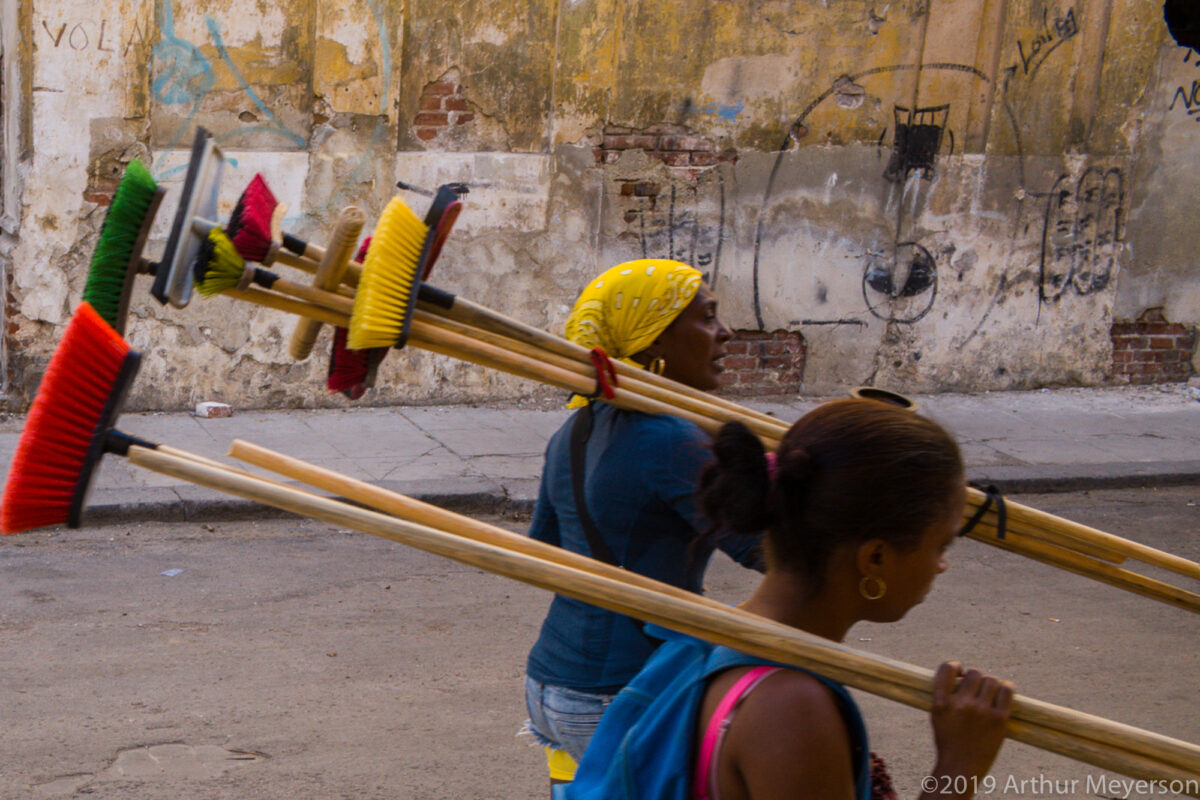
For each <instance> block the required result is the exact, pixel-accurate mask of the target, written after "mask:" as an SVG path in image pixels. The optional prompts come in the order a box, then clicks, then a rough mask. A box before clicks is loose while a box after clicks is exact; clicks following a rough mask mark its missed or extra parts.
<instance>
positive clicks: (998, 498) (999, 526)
mask: <svg viewBox="0 0 1200 800" xmlns="http://www.w3.org/2000/svg"><path fill="white" fill-rule="evenodd" d="M967 485H968V486H970V487H971V488H972V489H978V490H979V491H981V492H983V493H984V495H985V497H984V499H983V503H981V504H980V506H979V508H977V509H975V513H974V514H973V515H972V516H971V518H970V519H969V520H967V521H966V523H964V524H963V526H962V528H960V529H959V531H958V535H959V536H966V535H967V534H968V533H970V532H971V530H972V529H973V528H974V527H975V526H976V525H978V524H979V520H981V519H983V515H984V514H986V513H987V512H988V510H989V509H991V507H992V504H993V503H995V504H996V538H997V539H1003V538H1004V536H1005V534H1006V533H1007V531H1008V508H1007V507H1006V506H1005V504H1004V495H1003V494H1001V492H1000V490H999V489H997V488H996V487H995V486H994V485H992V484H990V483H989V484H986V485H984V484H981V483H976V482H975V481H971V482H970V483H968V484H967Z"/></svg>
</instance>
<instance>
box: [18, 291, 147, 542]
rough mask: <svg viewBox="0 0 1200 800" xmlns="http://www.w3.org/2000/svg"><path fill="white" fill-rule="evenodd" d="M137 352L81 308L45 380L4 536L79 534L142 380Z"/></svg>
mask: <svg viewBox="0 0 1200 800" xmlns="http://www.w3.org/2000/svg"><path fill="white" fill-rule="evenodd" d="M140 361H141V356H140V355H139V354H138V353H137V352H135V351H133V350H131V349H130V348H129V345H128V344H126V342H125V340H124V339H122V338H121V337H120V336H119V335H118V334H117V332H116V331H114V330H113V329H112V328H111V327H110V326H109V325H108V323H107V322H105V321H104V320H103V319H102V318H101V317H100V315H99V314H97V313H96V311H95V309H93V308H92V307H91V306H90V305H89V304H88V303H80V305H79V307H78V308H76V309H75V314H74V316H72V317H71V321H70V322H69V323H68V324H67V328H66V331H65V332H64V333H63V337H62V340H61V341H60V342H59V343H58V347H57V349H55V351H54V355H53V356H51V358H50V365H49V366H48V367H47V368H46V374H45V375H44V376H43V377H42V383H41V385H40V386H39V387H38V392H37V395H36V396H35V397H34V399H33V406H32V407H31V408H30V409H29V416H28V417H27V418H26V420H25V428H24V430H22V432H21V439H20V441H19V442H18V443H17V451H16V454H15V455H14V456H13V459H12V463H11V464H10V465H9V468H8V481H7V483H6V484H5V486H4V498H3V500H2V501H0V532H2V533H18V532H20V531H24V530H29V529H31V528H43V527H46V526H48V525H60V524H62V523H64V522H65V523H67V524H68V525H70V526H71V527H73V528H77V527H79V523H80V517H81V514H82V509H83V505H84V502H85V501H86V500H87V494H88V489H89V487H90V485H91V478H92V474H93V472H94V470H95V467H96V464H98V463H99V462H100V457H101V456H102V455H103V454H104V452H105V450H106V447H105V445H106V443H107V440H108V436H109V433H110V432H111V426H112V421H113V419H114V418H115V417H116V415H117V412H118V410H119V409H120V407H121V403H122V401H123V400H124V399H125V394H126V392H127V391H128V390H129V385H130V384H131V383H132V382H133V377H134V375H135V374H136V373H137V368H138V364H139V363H140Z"/></svg>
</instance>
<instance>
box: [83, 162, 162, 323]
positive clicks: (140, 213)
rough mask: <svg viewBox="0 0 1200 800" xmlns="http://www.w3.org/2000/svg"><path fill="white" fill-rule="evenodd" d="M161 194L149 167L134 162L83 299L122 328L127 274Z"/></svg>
mask: <svg viewBox="0 0 1200 800" xmlns="http://www.w3.org/2000/svg"><path fill="white" fill-rule="evenodd" d="M157 191H158V184H157V183H155V181H154V178H153V176H151V175H150V170H149V169H147V168H146V165H145V164H143V163H142V162H141V161H138V160H137V159H136V158H135V159H134V160H133V161H130V162H129V166H127V167H126V168H125V174H124V175H123V176H122V177H121V182H120V183H119V184H118V185H117V191H116V193H115V194H114V195H113V199H112V204H111V205H110V206H109V207H108V213H107V214H106V215H105V217H104V224H103V225H102V226H101V227H100V240H99V241H98V242H97V243H96V250H95V252H93V253H92V265H91V267H90V268H89V269H88V276H87V283H86V284H85V285H84V287H83V299H84V300H85V301H86V302H87V303H88V304H90V305H91V306H92V308H94V309H95V310H96V313H97V314H99V315H100V318H101V319H103V320H104V321H105V322H107V323H108V324H109V325H112V326H113V327H118V326H117V317H118V315H119V314H120V310H121V294H122V292H123V291H124V288H125V280H126V271H127V270H128V268H129V262H130V260H131V259H132V258H133V254H134V248H135V247H136V246H137V241H138V234H139V232H140V231H141V228H142V224H143V223H144V222H145V221H146V215H147V214H149V213H150V209H151V207H152V205H153V204H154V199H155V193H156V192H157Z"/></svg>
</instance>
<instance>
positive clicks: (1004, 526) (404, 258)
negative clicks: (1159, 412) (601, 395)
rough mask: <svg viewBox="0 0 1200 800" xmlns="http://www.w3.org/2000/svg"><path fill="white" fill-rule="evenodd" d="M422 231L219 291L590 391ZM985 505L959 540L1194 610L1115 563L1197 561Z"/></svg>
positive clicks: (550, 341)
mask: <svg viewBox="0 0 1200 800" xmlns="http://www.w3.org/2000/svg"><path fill="white" fill-rule="evenodd" d="M432 233H433V232H432V231H431V229H430V228H429V227H428V226H426V225H424V224H423V223H422V221H421V220H420V219H419V218H417V217H416V215H415V214H413V213H412V211H411V210H410V209H409V208H408V206H407V205H405V204H404V203H403V201H402V200H400V199H399V198H395V199H393V200H392V202H391V203H390V204H389V205H388V207H387V208H386V209H385V211H384V213H383V215H382V217H381V218H380V221H379V224H378V226H377V227H376V230H375V233H374V236H373V237H372V246H371V249H370V251H369V252H368V254H367V257H366V260H365V261H364V263H363V264H362V267H361V271H360V272H359V274H358V275H356V276H355V283H356V284H357V287H358V288H357V291H354V292H351V291H350V290H349V289H348V288H347V287H345V286H342V287H341V288H340V290H339V291H340V293H335V292H330V291H320V290H316V289H312V288H310V287H301V286H298V285H296V284H293V283H291V282H288V281H283V280H279V281H274V282H273V283H272V289H274V291H263V290H261V289H256V288H241V289H239V288H232V289H227V290H225V291H223V292H222V293H223V294H227V295H229V296H231V297H234V298H236V299H240V300H245V301H248V302H252V303H256V304H258V305H262V306H267V307H270V308H275V309H278V310H281V311H286V312H288V313H293V314H298V315H300V316H304V317H308V318H310V319H314V320H320V321H322V322H326V323H329V324H331V325H334V326H337V327H340V328H348V329H349V336H348V339H349V345H350V347H351V348H354V349H356V350H362V349H368V348H386V347H399V346H403V345H404V344H406V343H411V344H412V345H414V346H416V347H418V348H421V349H425V350H429V351H431V352H435V353H439V354H442V355H445V356H449V357H452V358H457V359H460V360H464V361H470V362H473V363H476V364H480V365H482V366H486V367H489V368H493V369H497V370H501V371H504V372H508V373H510V374H514V375H517V376H520V377H524V378H528V379H531V380H536V381H540V382H542V383H547V384H550V385H552V386H557V387H559V388H562V389H566V390H568V391H571V392H575V393H578V394H583V395H590V394H592V393H593V392H594V391H595V390H596V389H597V386H598V383H597V380H596V374H597V365H596V363H595V361H594V360H593V354H592V353H590V352H589V351H588V350H587V349H585V348H583V347H580V346H579V345H577V344H574V343H572V342H569V341H567V340H566V339H563V338H561V337H557V336H554V335H552V334H549V333H546V332H545V331H541V330H538V329H536V328H534V327H532V326H528V325H525V324H523V323H520V322H518V321H516V320H513V319H511V318H509V317H506V316H503V315H501V314H499V313H497V312H494V311H491V310H490V309H487V308H485V307H483V306H480V305H477V304H474V303H471V302H469V301H466V300H464V299H462V298H459V297H456V296H455V295H452V294H449V293H446V292H442V291H440V290H434V289H432V288H431V287H428V286H427V285H425V284H422V283H421V276H422V275H424V274H427V270H426V268H425V260H424V259H425V258H426V257H427V255H428V252H429V243H430V239H431V236H432ZM317 252H320V253H321V254H322V255H324V254H325V251H324V250H320V249H318V250H317ZM211 267H212V269H214V270H223V271H224V272H226V273H227V274H228V275H230V276H232V275H235V274H240V271H241V269H242V265H241V264H237V263H234V264H230V263H226V264H225V265H223V266H222V265H218V264H216V263H214V264H212V265H211ZM348 295H353V296H352V297H351V296H348ZM608 363H609V365H611V367H612V369H613V372H614V373H615V375H616V380H615V381H614V382H613V383H614V384H615V385H614V386H613V387H612V392H611V396H610V397H607V398H606V399H607V401H608V402H610V403H613V404H614V405H617V406H620V407H622V408H629V409H633V410H637V411H644V412H647V413H656V414H675V415H677V416H681V417H683V418H685V419H688V420H690V421H692V422H694V423H695V424H697V425H698V426H700V427H701V428H702V429H704V430H706V431H708V432H710V433H713V432H715V431H716V430H717V429H719V428H720V426H721V425H722V424H723V423H724V422H727V421H730V420H738V421H741V422H743V423H745V424H746V425H747V426H748V427H749V428H750V429H751V430H753V431H754V432H755V433H756V434H757V435H758V436H759V437H760V438H761V439H762V441H763V443H764V445H766V447H767V448H768V449H774V448H775V447H776V446H777V445H778V443H779V441H780V439H781V438H782V437H783V434H784V433H785V432H786V431H787V428H788V425H787V424H786V423H784V422H782V421H781V420H779V419H776V418H774V417H771V416H769V415H766V414H762V413H760V412H757V411H754V410H752V409H748V408H746V407H744V406H740V405H738V404H736V403H733V402H731V401H729V400H726V399H724V398H718V397H715V396H712V395H709V394H707V393H704V392H701V391H699V390H696V389H692V388H691V387H687V386H684V385H682V384H679V383H676V382H674V381H671V380H669V379H667V378H663V377H662V376H659V375H655V374H653V373H651V372H648V371H646V370H641V369H638V368H636V367H633V366H631V365H628V364H625V363H623V362H619V361H612V362H608ZM988 503H989V499H988V496H987V495H986V494H984V492H982V491H980V490H978V489H975V488H971V489H969V491H968V506H967V512H966V517H967V518H970V517H973V516H975V515H976V514H977V513H978V514H980V515H981V516H980V518H979V520H978V522H977V524H976V525H975V527H974V528H973V529H972V530H971V531H970V533H969V534H968V535H969V536H970V537H971V538H973V539H976V540H977V541H982V542H985V543H987V544H990V545H993V546H995V547H999V548H1002V549H1005V550H1008V551H1011V552H1015V553H1019V554H1021V555H1025V556H1027V557H1029V558H1032V559H1034V560H1037V561H1040V562H1043V563H1047V564H1051V565H1054V566H1057V567H1060V568H1062V569H1065V570H1067V571H1069V572H1074V573H1076V574H1080V575H1084V576H1086V577H1090V578H1093V579H1095V580H1098V581H1101V582H1103V583H1107V584H1110V585H1113V586H1116V587H1119V588H1122V589H1126V590H1127V591H1130V592H1134V593H1136V594H1140V595H1143V596H1145V597H1150V598H1152V599H1155V600H1159V601H1162V602H1165V603H1168V604H1170V605H1174V606H1176V607H1178V608H1183V609H1186V610H1189V611H1193V612H1197V613H1200V594H1197V593H1196V592H1193V591H1189V590H1187V589H1183V588H1180V587H1178V586H1174V585H1172V584H1170V583H1168V582H1166V581H1164V580H1160V579H1157V578H1153V577H1149V576H1146V575H1143V574H1141V573H1138V572H1135V571H1132V570H1129V569H1124V568H1122V567H1121V566H1119V565H1121V564H1123V563H1124V562H1125V561H1126V560H1129V559H1132V560H1134V561H1138V562H1141V563H1143V564H1145V565H1148V566H1151V567H1155V568H1159V569H1164V570H1168V571H1171V572H1175V573H1177V574H1179V575H1183V576H1186V577H1189V578H1192V579H1196V580H1200V564H1197V563H1196V562H1194V561H1190V560H1188V559H1184V558H1181V557H1179V556H1175V555H1172V554H1170V553H1165V552H1163V551H1161V550H1157V549H1155V548H1152V547H1149V546H1146V545H1142V544H1139V543H1136V542H1132V541H1130V540H1127V539H1124V538H1121V537H1118V536H1113V535H1111V534H1107V533H1104V532H1103V531H1099V530H1096V529H1094V528H1090V527H1088V526H1085V525H1081V524H1078V523H1075V522H1071V521H1069V520H1066V519H1063V518H1061V517H1057V516H1054V515H1052V514H1047V513H1045V512H1040V511H1037V510H1036V509H1033V508H1030V507H1028V506H1023V505H1020V504H1017V503H1012V502H1006V503H1005V504H1004V506H1003V507H1002V508H997V507H989V506H988Z"/></svg>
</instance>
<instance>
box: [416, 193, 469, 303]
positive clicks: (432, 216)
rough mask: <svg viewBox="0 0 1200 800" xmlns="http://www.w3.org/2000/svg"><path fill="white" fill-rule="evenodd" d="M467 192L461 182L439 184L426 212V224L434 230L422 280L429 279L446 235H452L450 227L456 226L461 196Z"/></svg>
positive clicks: (460, 208) (460, 206)
mask: <svg viewBox="0 0 1200 800" xmlns="http://www.w3.org/2000/svg"><path fill="white" fill-rule="evenodd" d="M466 192H467V187H466V186H464V185H463V184H461V183H447V184H445V185H443V186H439V187H438V190H437V194H436V195H434V198H433V202H432V203H430V204H429V210H428V211H427V212H425V224H426V225H428V226H429V228H430V230H432V231H433V236H432V238H433V242H432V244H430V246H429V256H428V258H427V260H426V261H425V269H424V270H423V271H422V272H421V280H422V281H427V280H429V273H431V272H433V265H434V264H435V263H436V262H437V260H438V256H440V255H441V254H442V246H443V245H444V244H446V237H448V236H449V235H450V229H451V228H453V227H454V221H455V220H456V219H458V215H459V213H460V212H461V211H462V199H461V198H462V195H464V194H466Z"/></svg>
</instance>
